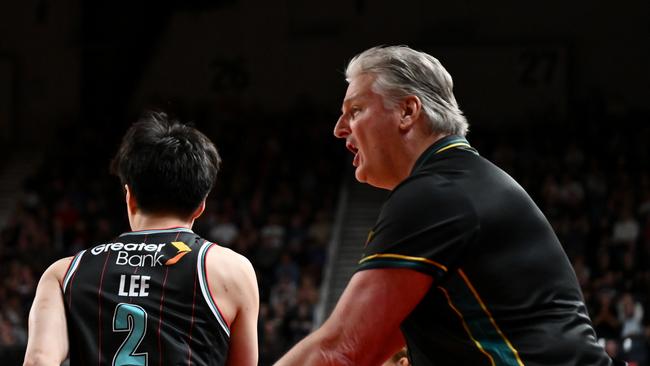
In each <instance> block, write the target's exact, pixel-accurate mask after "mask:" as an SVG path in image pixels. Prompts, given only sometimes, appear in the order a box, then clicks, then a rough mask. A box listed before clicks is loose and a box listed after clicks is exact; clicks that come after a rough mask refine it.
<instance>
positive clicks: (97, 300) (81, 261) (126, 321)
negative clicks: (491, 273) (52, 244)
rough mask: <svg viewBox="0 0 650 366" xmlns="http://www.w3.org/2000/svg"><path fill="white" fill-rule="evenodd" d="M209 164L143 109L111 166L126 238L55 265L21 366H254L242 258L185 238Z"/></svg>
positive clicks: (175, 125) (202, 142) (181, 131)
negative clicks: (119, 187) (118, 184)
mask: <svg viewBox="0 0 650 366" xmlns="http://www.w3.org/2000/svg"><path fill="white" fill-rule="evenodd" d="M219 164H220V157H219V155H218V153H217V150H216V148H215V146H214V145H213V144H212V142H211V141H210V140H209V139H208V138H207V137H206V136H204V135H203V134H202V133H201V132H199V131H197V130H196V129H194V128H192V127H189V126H186V125H183V124H181V123H179V122H177V121H170V120H169V119H168V118H167V116H166V115H165V114H163V113H152V114H150V115H149V116H148V117H146V118H144V119H143V120H141V121H139V122H138V123H136V124H134V125H133V126H132V127H131V128H130V129H129V130H128V132H127V133H126V135H125V136H124V139H123V141H122V145H121V146H120V148H119V151H118V153H117V155H116V156H115V158H114V160H113V163H112V168H113V170H114V172H115V173H116V174H117V175H118V176H119V177H120V179H121V181H122V183H123V184H124V192H125V201H126V207H127V214H128V218H129V223H130V225H131V229H132V230H133V231H131V232H127V233H124V234H122V235H119V236H118V237H116V238H115V239H114V240H112V241H111V242H109V243H101V244H98V245H95V246H94V247H91V248H89V249H87V250H84V251H81V252H80V253H78V254H77V255H75V256H74V257H70V258H64V259H61V260H59V261H57V262H55V263H54V264H53V265H52V266H50V267H49V268H48V269H47V270H46V271H45V273H44V274H43V276H42V278H41V280H40V282H39V285H38V288H37V290H36V298H35V299H34V303H33V305H32V309H31V311H30V315H29V340H28V345H27V351H26V356H25V365H60V364H61V362H62V361H63V360H64V359H65V358H66V356H68V355H69V357H70V361H71V364H72V365H116V366H118V365H120V366H121V365H224V364H226V365H238V366H239V365H256V364H257V357H258V351H257V313H258V307H259V298H258V296H259V295H258V290H257V282H256V278H255V273H254V271H253V268H252V266H251V264H250V263H249V262H248V260H246V259H245V258H244V257H242V256H240V255H238V254H236V253H234V252H232V251H231V250H229V249H226V248H223V247H220V246H218V245H216V244H213V243H211V242H209V241H207V240H205V239H203V238H201V237H199V236H198V235H196V234H195V233H194V232H192V230H191V228H192V225H193V223H194V220H195V219H196V218H197V217H199V216H200V215H201V213H202V212H203V210H204V208H205V198H206V196H207V194H208V192H209V191H210V190H211V189H212V186H213V184H214V182H215V179H216V176H217V170H218V168H219Z"/></svg>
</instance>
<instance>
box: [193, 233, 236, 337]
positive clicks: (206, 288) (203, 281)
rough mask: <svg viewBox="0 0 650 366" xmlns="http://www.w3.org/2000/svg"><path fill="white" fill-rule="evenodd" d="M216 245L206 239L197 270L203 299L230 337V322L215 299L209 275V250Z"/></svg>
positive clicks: (197, 263)
mask: <svg viewBox="0 0 650 366" xmlns="http://www.w3.org/2000/svg"><path fill="white" fill-rule="evenodd" d="M215 246H216V244H214V243H211V242H209V241H207V240H206V241H205V243H203V245H202V246H201V249H199V255H198V256H197V261H196V270H197V273H198V276H199V285H200V287H201V293H202V294H203V299H204V300H205V302H206V304H207V305H208V307H209V308H210V311H212V314H213V315H214V317H215V318H216V319H217V322H218V323H219V325H220V326H221V328H222V329H223V330H224V332H226V334H227V335H228V337H230V325H229V324H228V322H226V320H225V318H224V317H223V314H222V313H221V310H220V309H219V306H218V305H217V302H216V301H215V300H214V296H212V291H211V290H210V284H209V281H208V275H207V268H206V267H207V266H206V257H207V254H208V251H209V250H210V249H211V248H212V247H215Z"/></svg>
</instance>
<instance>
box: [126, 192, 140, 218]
mask: <svg viewBox="0 0 650 366" xmlns="http://www.w3.org/2000/svg"><path fill="white" fill-rule="evenodd" d="M124 190H125V191H126V208H127V210H129V214H131V215H135V212H136V211H137V210H138V203H137V202H136V201H135V196H133V194H131V190H130V189H129V185H128V184H125V185H124Z"/></svg>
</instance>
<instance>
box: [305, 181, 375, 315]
mask: <svg viewBox="0 0 650 366" xmlns="http://www.w3.org/2000/svg"><path fill="white" fill-rule="evenodd" d="M387 196H388V191H385V190H381V189H377V188H374V187H371V186H369V185H367V184H361V183H358V182H357V181H356V180H355V179H354V178H353V177H349V178H348V179H347V180H346V182H345V183H344V184H343V187H342V189H341V193H340V195H339V206H338V210H337V214H336V221H335V223H334V230H333V232H332V240H331V243H330V252H329V257H328V258H329V260H328V263H327V267H326V269H325V278H324V281H323V284H322V286H321V297H320V303H319V305H318V307H317V310H316V317H315V321H314V326H315V327H318V326H320V325H321V324H322V323H323V321H325V319H327V317H328V316H329V314H330V313H331V312H332V310H333V309H334V306H335V305H336V302H337V301H338V299H339V297H341V293H343V290H344V289H345V286H346V285H347V283H348V282H349V281H350V277H352V275H353V274H354V271H355V269H356V268H357V263H358V262H359V260H360V259H361V255H362V252H363V246H364V244H365V243H366V239H367V238H368V233H369V232H370V230H371V229H372V227H373V226H374V225H375V221H376V220H377V217H378V216H379V211H380V209H381V205H382V203H383V202H384V200H385V199H386V197H387Z"/></svg>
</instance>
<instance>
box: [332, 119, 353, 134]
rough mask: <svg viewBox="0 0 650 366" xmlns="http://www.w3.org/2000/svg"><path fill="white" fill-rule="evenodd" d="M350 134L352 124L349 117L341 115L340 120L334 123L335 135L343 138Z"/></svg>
mask: <svg viewBox="0 0 650 366" xmlns="http://www.w3.org/2000/svg"><path fill="white" fill-rule="evenodd" d="M349 134H350V126H349V124H348V122H347V119H346V118H345V116H341V117H339V120H338V121H336V125H334V136H336V137H338V138H340V139H343V138H346V137H347V136H348V135H349Z"/></svg>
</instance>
